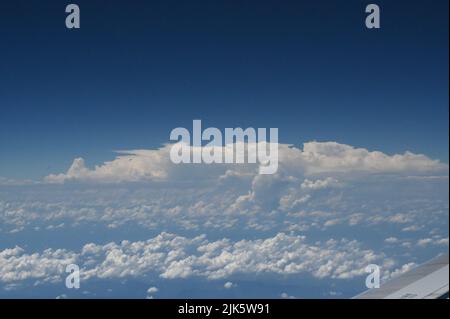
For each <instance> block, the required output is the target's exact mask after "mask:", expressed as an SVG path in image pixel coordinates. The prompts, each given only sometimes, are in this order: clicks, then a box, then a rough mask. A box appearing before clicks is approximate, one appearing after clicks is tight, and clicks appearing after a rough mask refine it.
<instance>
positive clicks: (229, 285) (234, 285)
mask: <svg viewBox="0 0 450 319" xmlns="http://www.w3.org/2000/svg"><path fill="white" fill-rule="evenodd" d="M223 287H224V288H225V289H231V288H234V287H236V284H234V283H232V282H231V281H227V282H226V283H225V284H224V285H223Z"/></svg>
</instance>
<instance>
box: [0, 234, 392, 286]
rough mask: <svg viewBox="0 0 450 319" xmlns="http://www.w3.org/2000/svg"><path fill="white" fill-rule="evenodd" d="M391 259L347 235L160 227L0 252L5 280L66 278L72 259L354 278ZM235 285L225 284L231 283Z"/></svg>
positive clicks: (120, 265) (93, 265) (95, 267)
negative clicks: (77, 244)
mask: <svg viewBox="0 0 450 319" xmlns="http://www.w3.org/2000/svg"><path fill="white" fill-rule="evenodd" d="M388 260H389V259H385V256H384V255H382V254H376V253H375V252H373V251H371V250H367V249H364V248H363V247H362V246H361V244H360V243H358V242H357V241H354V240H346V239H340V240H334V239H331V240H328V241H326V242H315V243H314V244H311V243H308V242H307V240H306V238H305V237H304V236H293V235H287V234H284V233H279V234H277V235H275V236H273V237H269V238H265V239H254V240H238V241H231V240H230V239H226V238H224V239H220V240H216V241H209V240H207V239H206V237H205V236H204V235H201V236H197V237H193V238H187V237H182V236H177V235H174V234H170V233H161V234H160V235H158V236H156V237H154V238H152V239H149V240H147V241H135V242H130V241H122V242H121V243H119V244H117V243H114V242H111V243H108V244H105V245H97V244H93V243H90V244H86V245H85V246H84V247H83V249H82V250H81V252H79V253H76V252H72V251H67V250H60V249H57V250H52V249H47V250H44V251H43V252H41V253H33V254H27V253H25V251H24V250H23V249H22V248H19V247H15V248H12V249H5V250H3V251H1V252H0V282H5V283H10V282H15V281H21V280H25V279H39V280H41V279H42V280H43V281H56V280H62V279H61V278H60V277H61V274H62V273H63V271H64V269H65V266H66V265H67V264H70V263H77V264H78V265H79V266H80V275H81V278H82V280H88V279H89V278H124V277H140V276H143V275H145V274H148V273H154V274H158V275H159V276H160V277H162V278H166V279H174V278H187V277H192V276H200V277H206V278H208V279H222V278H228V277H229V276H231V275H235V274H264V273H273V274H280V275H288V274H302V273H307V274H310V275H312V276H314V277H317V278H338V279H349V278H353V277H355V276H360V275H363V274H364V268H365V266H366V265H367V264H370V263H373V262H375V261H376V262H378V263H384V264H386V262H387V261H388ZM232 285H233V284H231V285H230V284H229V283H226V284H225V286H229V287H230V288H231V286H232ZM150 290H151V291H150ZM156 291H157V288H156V287H151V288H150V289H149V293H155V292H156Z"/></svg>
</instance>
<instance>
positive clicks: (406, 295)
mask: <svg viewBox="0 0 450 319" xmlns="http://www.w3.org/2000/svg"><path fill="white" fill-rule="evenodd" d="M448 278H449V268H448V254H446V255H441V256H438V257H436V258H434V259H432V260H430V261H429V262H427V263H425V264H423V265H420V266H418V267H416V268H414V269H412V270H410V271H408V272H406V273H404V274H402V275H400V276H398V277H396V278H394V279H392V280H390V281H387V282H386V283H384V284H382V285H381V286H380V288H372V289H370V290H367V291H365V292H363V293H362V294H360V295H357V296H355V297H354V299H448V298H449V296H448Z"/></svg>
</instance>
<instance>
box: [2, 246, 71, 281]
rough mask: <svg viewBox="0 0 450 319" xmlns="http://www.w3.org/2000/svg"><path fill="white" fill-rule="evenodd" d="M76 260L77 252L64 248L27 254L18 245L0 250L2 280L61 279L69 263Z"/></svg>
mask: <svg viewBox="0 0 450 319" xmlns="http://www.w3.org/2000/svg"><path fill="white" fill-rule="evenodd" d="M75 261H76V254H75V253H72V252H69V251H67V250H64V249H56V250H53V249H46V250H44V251H43V252H42V253H34V254H26V253H25V251H24V250H23V249H22V248H20V247H18V246H16V247H15V248H9V249H5V250H2V251H0V282H4V283H9V282H15V281H23V280H27V279H40V280H43V281H47V282H55V281H58V280H60V275H61V274H62V273H63V272H64V270H65V267H66V266H67V265H68V264H71V263H74V262H75Z"/></svg>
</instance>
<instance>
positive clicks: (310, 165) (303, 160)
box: [45, 142, 448, 188]
mask: <svg viewBox="0 0 450 319" xmlns="http://www.w3.org/2000/svg"><path fill="white" fill-rule="evenodd" d="M172 145H173V144H169V145H165V146H163V147H161V148H159V149H155V150H131V151H120V152H119V156H117V157H116V158H115V159H114V160H112V161H108V162H105V163H103V164H102V165H98V166H96V167H95V168H93V169H89V168H87V167H86V166H85V163H84V160H83V159H82V158H76V159H75V160H74V161H73V164H72V166H71V167H70V168H69V170H68V171H67V172H66V173H61V174H52V175H49V176H47V177H46V178H45V181H46V182H49V183H63V182H66V181H88V182H89V181H90V182H93V181H95V182H136V181H161V180H180V179H185V178H190V179H195V178H198V177H199V176H200V177H202V178H207V177H208V178H211V177H215V178H219V177H221V176H224V175H225V176H226V174H229V175H230V174H231V173H230V172H232V171H238V172H240V173H239V174H244V175H245V174H257V167H256V164H209V165H208V164H201V165H198V164H197V165H192V164H173V163H172V162H171V161H170V149H171V147H172ZM248 147H249V148H250V149H253V147H252V145H249V146H248ZM278 149H279V171H280V170H281V171H284V172H286V173H287V174H288V175H292V176H310V175H316V174H324V173H328V174H332V173H333V174H337V173H340V174H342V173H347V174H348V173H358V172H359V173H364V172H365V173H404V172H407V173H416V174H421V173H436V172H444V173H446V174H447V175H448V165H447V164H444V163H441V162H439V161H438V160H432V159H430V158H428V157H427V156H425V155H422V154H413V153H411V152H406V153H404V154H395V155H387V154H384V153H382V152H379V151H369V150H367V149H364V148H355V147H353V146H350V145H345V144H339V143H336V142H308V143H304V145H303V149H299V148H296V147H293V146H291V145H287V144H278ZM193 150H194V151H195V149H193ZM227 172H228V173H227ZM330 184H333V180H331V179H329V180H328V179H326V180H325V181H316V182H310V181H305V182H304V185H303V187H306V188H308V187H309V188H321V187H326V186H328V185H330Z"/></svg>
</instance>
